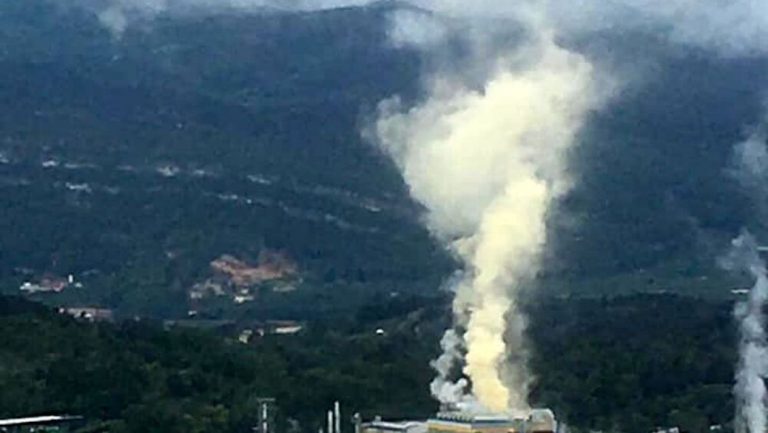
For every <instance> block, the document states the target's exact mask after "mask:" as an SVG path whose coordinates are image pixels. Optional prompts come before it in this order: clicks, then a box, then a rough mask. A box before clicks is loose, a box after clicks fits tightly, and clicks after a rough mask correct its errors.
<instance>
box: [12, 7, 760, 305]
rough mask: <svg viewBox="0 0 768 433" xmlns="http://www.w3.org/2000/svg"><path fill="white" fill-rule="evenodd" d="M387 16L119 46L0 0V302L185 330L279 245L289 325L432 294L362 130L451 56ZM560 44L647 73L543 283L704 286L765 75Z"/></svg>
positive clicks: (428, 270) (415, 223)
mask: <svg viewBox="0 0 768 433" xmlns="http://www.w3.org/2000/svg"><path fill="white" fill-rule="evenodd" d="M396 7H397V5H396V4H392V3H389V2H382V3H378V4H376V3H374V4H372V5H369V6H365V7H349V8H342V9H335V10H325V11H314V12H308V11H304V12H300V11H294V12H286V11H280V12H275V11H266V10H262V11H259V12H258V13H247V14H242V13H240V14H232V13H228V12H226V11H225V12H221V13H217V14H205V15H200V14H195V13H188V14H170V13H159V14H158V15H156V16H153V17H151V19H146V20H139V21H137V22H136V23H133V24H132V25H130V26H128V27H127V28H126V29H125V31H124V32H123V33H122V34H121V36H120V37H119V38H115V37H114V35H113V34H111V33H110V32H109V31H108V30H107V29H105V28H104V27H103V26H102V24H101V23H100V22H99V19H98V16H97V15H96V14H93V13H91V12H90V11H89V10H88V9H83V8H76V7H72V8H61V7H56V6H55V5H54V4H53V3H52V2H48V1H44V0H6V1H4V2H3V3H2V5H0V47H2V48H0V101H2V113H0V188H1V189H2V194H0V205H2V207H3V209H4V212H3V215H2V216H0V244H2V246H3V248H2V250H0V280H1V281H2V282H3V288H4V290H6V291H8V292H13V291H16V290H18V287H19V286H20V285H21V284H22V283H23V282H25V281H36V280H39V279H40V278H42V277H44V276H45V275H47V274H51V275H53V276H55V277H61V278H64V277H66V276H67V275H68V274H74V275H75V276H76V277H77V279H78V280H83V282H84V283H85V284H84V287H83V288H82V289H80V291H79V292H76V291H69V290H68V291H65V293H63V294H60V295H57V296H59V298H57V301H59V302H69V303H81V302H90V303H96V304H103V305H105V306H114V307H120V308H123V309H125V310H126V311H128V312H139V313H142V314H156V315H179V314H185V313H186V310H187V309H189V308H191V307H190V305H187V304H185V303H186V302H187V301H188V298H189V290H190V288H191V287H193V286H194V285H195V284H199V283H202V282H205V281H206V280H207V279H208V278H210V277H211V275H212V274H213V271H212V270H211V267H210V263H211V262H212V261H214V260H216V259H217V258H219V257H221V256H223V255H231V256H233V257H235V258H236V259H237V260H241V261H243V262H244V263H250V265H253V266H256V265H257V264H258V258H259V256H260V254H262V253H263V252H264V251H268V252H269V251H279V252H281V253H283V254H286V255H287V256H289V257H290V258H291V260H293V261H295V262H296V263H297V267H298V269H299V270H300V272H299V273H300V274H301V275H300V277H299V279H298V280H297V281H300V282H298V283H297V282H294V283H296V284H298V285H299V286H301V287H303V289H301V288H300V289H299V290H298V291H296V292H291V293H289V294H287V295H285V297H280V296H277V298H274V299H271V301H270V302H275V303H277V305H279V306H281V307H280V308H281V309H280V310H279V311H282V312H283V314H285V315H289V316H296V317H302V316H305V315H307V314H310V313H309V312H308V311H305V309H303V308H299V307H297V306H296V305H297V304H304V303H306V302H307V299H314V300H318V299H320V300H323V299H324V301H323V302H324V304H323V305H326V307H327V308H329V309H333V308H337V307H338V306H339V302H338V298H336V297H334V295H330V294H329V293H336V295H338V296H340V297H342V298H345V299H349V296H350V294H356V296H361V297H362V296H367V295H363V294H362V293H368V292H377V293H389V292H391V291H403V290H404V291H409V290H413V291H419V292H425V291H426V293H434V292H435V291H436V290H437V288H438V287H439V285H440V282H441V281H443V280H444V279H445V278H446V277H447V276H449V275H450V273H451V272H452V271H453V269H454V267H455V264H454V263H452V262H451V260H450V259H449V257H448V254H447V253H445V252H444V251H443V249H442V247H440V246H438V245H437V244H436V243H435V242H434V241H432V240H431V239H430V237H429V235H428V233H427V232H426V230H425V229H424V228H422V226H421V224H420V221H419V215H420V209H419V208H418V206H417V205H415V204H414V203H413V202H412V201H411V200H410V199H409V198H408V197H407V188H406V187H405V186H404V185H403V184H402V181H401V180H400V177H399V175H398V174H397V172H396V170H395V169H394V167H393V166H392V164H391V163H390V162H389V161H388V160H387V159H386V158H385V157H384V156H383V155H381V154H380V153H379V151H378V150H377V149H376V148H375V147H374V146H372V145H371V144H370V143H367V142H366V141H365V140H363V138H362V134H361V131H362V130H363V129H365V127H366V126H367V125H368V124H369V123H370V120H371V118H372V116H373V115H374V113H375V110H376V105H377V104H378V103H379V102H380V101H381V100H383V99H385V98H387V97H389V96H391V95H395V94H398V95H402V96H403V97H405V98H406V99H414V100H418V99H419V98H420V93H421V91H422V86H421V85H422V83H421V82H420V78H419V73H420V71H422V70H424V69H429V68H432V67H434V65H435V64H438V63H440V62H443V61H444V59H440V58H434V57H430V56H425V55H423V53H420V52H419V51H418V50H417V49H413V48H407V47H397V46H395V45H394V44H393V43H392V42H391V41H390V39H389V38H388V36H387V31H388V23H389V16H390V15H389V14H390V12H391V11H392V10H393V8H396ZM51 35H55V37H52V36H51ZM564 43H565V44H571V45H576V46H579V47H582V48H583V51H584V52H586V53H587V55H595V57H597V55H596V54H597V53H600V58H601V61H602V62H604V63H605V64H608V65H610V64H617V65H618V64H627V63H630V64H632V65H634V66H636V68H633V70H632V71H631V72H632V73H633V74H637V75H639V76H640V79H636V80H633V81H632V84H631V85H629V86H626V87H625V88H623V89H622V90H621V91H620V93H619V95H618V96H617V97H615V98H614V100H613V101H612V102H611V104H610V107H609V108H608V109H605V110H601V111H600V114H596V115H594V116H593V117H592V118H591V119H590V120H589V122H588V125H587V127H586V130H585V131H584V132H583V133H582V134H581V136H580V138H579V141H580V145H579V146H577V147H576V148H575V150H574V152H573V153H572V155H571V158H572V160H573V161H572V162H573V166H574V167H575V168H576V169H575V177H576V180H577V181H576V182H575V189H574V190H573V191H572V192H571V193H570V194H569V195H568V196H567V197H565V199H564V200H563V202H562V203H561V204H560V205H559V206H558V208H557V211H556V212H555V213H554V214H553V215H552V216H551V218H550V230H551V231H552V232H553V233H554V236H553V237H552V239H553V240H554V244H553V245H554V247H553V249H552V251H551V253H550V254H549V256H548V263H547V265H546V266H545V267H544V269H545V274H546V276H547V277H548V278H547V279H545V281H550V280H552V281H555V283H554V285H556V286H557V287H558V290H564V291H566V292H577V293H579V292H581V291H582V290H583V287H584V284H582V282H583V281H592V280H591V279H594V278H601V279H608V280H606V281H613V280H610V278H611V277H613V276H616V275H619V276H623V275H633V276H637V275H638V274H637V272H638V271H640V270H645V272H647V273H649V274H651V276H650V277H648V276H646V274H642V275H640V276H639V277H637V278H635V277H632V278H635V279H629V280H623V279H619V280H616V281H618V284H619V285H621V284H627V285H636V286H639V288H640V289H652V290H657V289H660V288H662V289H672V290H674V289H675V287H676V286H675V284H677V282H676V281H677V280H675V278H678V277H679V276H680V275H683V276H684V277H686V278H691V279H696V278H700V277H702V276H711V273H712V272H711V271H710V270H709V269H710V268H712V267H713V265H714V258H715V257H716V256H717V255H719V254H720V253H721V251H722V248H721V246H722V245H724V242H725V240H727V239H730V238H731V237H732V235H733V234H734V233H736V232H737V231H738V230H739V229H740V227H741V226H742V223H743V221H745V220H749V219H750V214H751V212H752V209H751V208H750V206H748V205H746V203H747V201H746V200H745V197H744V195H743V193H741V192H740V189H739V188H738V187H737V185H736V183H735V181H734V180H733V179H732V178H731V177H729V176H728V174H727V173H726V170H727V168H728V167H729V164H730V155H731V151H732V146H733V144H734V143H736V142H738V141H739V140H741V139H742V138H743V136H744V131H745V128H747V127H749V126H750V125H754V124H756V123H757V122H758V121H759V120H760V116H761V104H762V92H763V91H764V89H765V88H766V86H767V85H768V76H767V75H766V74H765V73H764V71H765V70H766V67H767V66H768V60H766V59H765V58H764V57H760V56H752V57H730V58H729V57H720V56H711V55H708V54H705V53H703V52H702V51H700V50H699V49H695V48H685V47H683V46H680V45H676V44H674V43H673V42H669V41H667V40H664V39H662V38H659V37H658V36H654V35H653V34H649V33H643V31H641V30H637V31H634V32H623V33H620V34H619V33H611V32H610V31H608V30H606V31H605V32H603V33H600V34H597V35H594V34H593V35H590V36H588V37H583V38H582V37H574V38H572V40H567V41H564ZM456 50H457V51H459V52H460V51H461V46H460V44H459V45H457V47H456ZM621 71H622V70H621V69H620V68H618V72H619V73H621ZM638 71H639V72H638ZM626 73H629V71H626ZM672 275H674V278H673V277H672ZM654 278H655V279H656V280H661V281H664V280H669V281H670V282H669V283H668V284H649V283H648V281H649V279H650V280H653V279H654ZM562 281H568V283H566V284H564V283H562ZM718 281H719V280H718ZM545 284H546V283H545ZM610 284H611V283H606V285H610ZM681 284H683V283H681ZM717 284H720V283H719V282H718V283H717ZM302 285H303V286H302ZM683 285H685V284H683ZM633 288H634V287H633ZM594 290H597V289H594ZM608 290H610V289H608ZM690 291H691V292H693V293H695V291H696V289H693V290H690ZM307 293H311V296H306V297H305V295H307ZM270 296H271V295H270ZM328 296H330V297H331V298H328ZM292 297H296V298H292ZM179 300H184V302H185V303H178V302H177V301H179ZM188 307H189V308H188ZM254 308H256V310H258V307H254ZM324 308H325V307H324Z"/></svg>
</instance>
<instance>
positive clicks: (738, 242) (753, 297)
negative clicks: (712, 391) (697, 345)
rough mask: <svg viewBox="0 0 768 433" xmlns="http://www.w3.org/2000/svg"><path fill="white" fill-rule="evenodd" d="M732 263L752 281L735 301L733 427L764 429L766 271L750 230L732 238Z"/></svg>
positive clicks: (760, 432)
mask: <svg viewBox="0 0 768 433" xmlns="http://www.w3.org/2000/svg"><path fill="white" fill-rule="evenodd" d="M730 258H731V260H730V261H731V263H732V264H734V265H738V266H739V267H741V268H743V269H744V270H746V271H748V272H749V273H750V275H751V276H752V277H754V279H755V284H754V285H753V286H752V289H751V290H750V292H749V296H748V298H747V299H746V300H744V301H742V302H740V303H739V304H737V305H736V311H735V314H736V317H737V319H738V320H739V334H740V336H739V337H740V338H739V366H738V370H737V372H736V385H735V386H734V394H735V397H736V428H737V432H739V433H764V432H765V430H766V406H765V403H766V387H765V381H764V380H765V377H766V374H768V370H766V367H768V364H766V361H768V347H766V332H765V314H764V313H763V309H764V308H765V305H766V302H767V301H768V275H767V274H766V269H765V263H763V261H762V260H761V259H760V257H759V255H758V250H757V244H756V243H755V240H754V238H753V237H752V236H751V235H750V234H749V233H744V234H742V235H741V236H740V237H739V238H737V239H735V240H734V241H733V252H732V254H731V257H730Z"/></svg>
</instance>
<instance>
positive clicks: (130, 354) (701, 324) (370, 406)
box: [0, 296, 736, 433]
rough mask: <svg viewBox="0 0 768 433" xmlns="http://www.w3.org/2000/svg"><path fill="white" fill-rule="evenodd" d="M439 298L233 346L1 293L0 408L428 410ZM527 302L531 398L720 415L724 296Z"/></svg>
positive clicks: (442, 312)
mask: <svg viewBox="0 0 768 433" xmlns="http://www.w3.org/2000/svg"><path fill="white" fill-rule="evenodd" d="M444 305H445V303H444V302H443V301H437V300H435V299H433V298H427V297H418V296H413V297H406V298H403V297H394V298H390V299H387V298H383V297H379V298H377V299H376V300H375V302H373V303H371V304H370V305H369V306H367V307H366V308H363V309H361V310H360V312H359V314H357V315H354V316H350V317H349V318H348V319H347V320H341V321H339V320H336V319H334V320H333V321H326V322H313V323H310V324H308V327H307V328H306V329H305V331H304V332H303V333H301V334H299V335H295V336H289V337H279V338H278V337H266V338H262V339H258V340H257V341H256V342H255V343H253V344H249V345H245V344H241V343H238V342H237V341H236V340H235V339H234V338H232V336H221V335H215V334H213V333H210V332H203V331H199V330H195V331H192V330H179V329H172V330H164V329H163V328H162V327H161V326H159V325H158V324H155V323H151V322H146V321H141V322H136V321H128V322H124V323H120V324H114V325H113V324H89V323H81V322H78V321H75V320H74V319H71V318H69V317H65V316H62V315H59V314H56V313H55V312H52V311H50V310H48V309H46V308H44V307H40V306H38V305H36V304H30V303H28V302H26V301H20V300H17V299H12V298H0V341H2V345H0V383H1V384H2V387H0V417H12V416H23V415H33V414H42V413H72V414H81V415H84V416H86V417H87V418H88V419H89V420H91V421H92V422H93V423H94V424H96V425H97V426H98V425H102V427H103V428H104V429H105V430H106V431H111V432H118V433H120V432H147V431H162V432H166V433H168V432H170V433H172V432H185V433H186V432H200V433H205V432H212V433H213V432H216V433H222V432H232V433H235V432H248V431H250V428H251V427H252V426H254V425H256V421H257V420H256V416H257V410H256V409H257V399H258V398H259V397H265V396H268V397H275V398H277V401H278V406H279V413H278V420H279V422H278V424H277V427H278V429H279V431H280V432H289V431H302V432H309V431H316V430H317V428H319V427H320V426H322V423H323V413H324V412H323V411H324V410H325V409H326V408H328V407H329V406H330V404H331V403H332V402H333V401H334V400H335V399H339V400H341V402H342V405H343V407H344V409H345V414H346V415H351V413H352V412H353V411H357V412H360V413H361V414H362V415H363V416H364V417H365V418H370V417H373V416H375V415H382V416H383V417H384V418H387V419H398V418H426V417H428V416H429V415H430V414H432V413H433V412H434V411H435V410H436V409H437V407H436V404H435V403H434V402H433V401H432V400H431V398H430V396H429V394H428V384H429V381H430V380H431V378H432V372H431V370H430V368H429V365H428V361H429V359H431V358H432V357H434V356H435V355H436V352H437V350H438V347H437V341H438V338H439V335H440V332H441V330H442V328H443V326H444V325H445V323H446V322H447V309H446V308H444ZM530 310H531V324H530V326H529V330H528V332H529V333H530V336H531V341H532V342H533V344H532V345H531V348H530V349H531V352H532V356H533V357H532V362H531V370H532V372H533V374H534V375H535V381H534V386H533V388H532V393H531V400H532V401H533V402H534V403H535V404H536V405H537V406H547V407H551V408H552V409H554V410H555V411H556V413H557V415H558V417H559V418H560V419H561V420H563V421H565V422H566V423H567V424H568V425H569V426H570V427H571V428H572V429H575V430H576V431H588V430H602V431H606V432H626V433H649V432H651V431H653V430H654V429H655V428H656V427H673V426H676V427H679V428H681V429H682V431H683V432H691V433H699V432H708V431H709V428H710V426H712V425H721V426H723V428H724V429H725V430H728V429H729V428H730V427H729V424H730V420H731V419H732V417H733V413H734V407H733V399H732V397H731V387H732V385H731V384H732V377H733V368H734V364H735V358H736V353H735V352H736V350H735V335H734V329H733V328H734V327H733V322H732V316H731V305H728V304H727V303H719V304H715V303H708V302H703V301H699V300H695V299H691V298H682V297H675V296H635V297H627V298H618V299H610V300H609V299H606V300H566V299H559V300H548V301H545V302H540V303H537V304H535V305H534V306H532V307H530ZM378 329H382V330H384V331H385V332H384V335H379V334H380V333H377V332H376V331H377V330H378ZM346 427H347V428H349V427H350V426H349V425H347V426H346Z"/></svg>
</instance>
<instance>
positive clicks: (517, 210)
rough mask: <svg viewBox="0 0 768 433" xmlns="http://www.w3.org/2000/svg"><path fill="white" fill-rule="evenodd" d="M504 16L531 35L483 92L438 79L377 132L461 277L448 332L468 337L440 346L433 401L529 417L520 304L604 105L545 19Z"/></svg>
mask: <svg viewBox="0 0 768 433" xmlns="http://www.w3.org/2000/svg"><path fill="white" fill-rule="evenodd" d="M422 6H423V5H422ZM446 6H450V5H448V4H446V3H441V8H433V9H436V10H441V11H443V12H445V11H446ZM456 6H458V5H456ZM487 6H489V7H491V6H493V5H491V4H488V5H487ZM506 9H509V8H508V7H507V8H506ZM447 10H449V11H450V12H455V10H452V9H450V8H448V9H447ZM480 10H481V11H482V9H480ZM489 10H490V9H489ZM506 12H509V13H510V17H512V18H514V22H515V23H517V25H520V26H523V27H524V28H525V29H526V30H527V31H528V32H529V35H528V36H527V37H524V38H522V39H523V41H524V42H522V43H521V45H520V46H519V47H517V49H516V50H514V51H512V52H507V53H503V54H499V55H496V57H495V58H494V61H493V62H492V63H491V65H492V67H493V69H492V70H490V71H488V72H487V76H488V77H489V78H488V79H487V81H486V83H485V84H484V85H483V86H482V87H481V88H479V89H475V88H472V87H471V86H470V85H468V84H467V83H465V82H462V81H461V80H459V79H456V77H455V76H444V75H441V74H439V73H438V74H437V75H435V76H433V77H432V78H431V90H430V92H429V97H428V98H427V100H426V101H425V102H423V103H422V104H420V105H417V106H415V107H411V108H404V107H402V105H401V104H400V102H399V101H398V100H397V99H392V100H389V101H385V102H384V103H382V105H381V107H380V115H379V119H378V121H377V123H376V126H375V132H376V137H377V139H378V141H379V143H380V144H381V146H382V148H383V149H384V150H385V151H386V152H387V153H388V154H389V155H391V156H392V158H393V159H394V161H395V162H396V164H397V165H398V166H399V167H400V169H401V171H402V173H403V177H404V179H405V181H406V183H407V184H408V186H409V188H410V191H411V194H412V195H413V197H414V198H416V199H417V200H418V201H420V202H421V203H422V204H424V205H425V206H426V208H427V209H428V214H427V217H426V219H427V225H428V227H429V228H430V229H431V231H432V232H433V233H434V235H435V236H436V237H437V238H438V239H441V240H443V241H444V242H445V243H446V244H447V245H449V247H450V248H451V250H452V251H453V252H454V253H455V254H456V255H457V257H459V258H460V259H461V260H462V262H463V263H464V265H465V268H466V272H465V273H464V277H463V278H462V279H460V280H459V281H458V282H457V283H456V284H455V286H454V287H453V290H455V292H456V296H455V300H454V305H453V307H454V313H455V322H456V325H457V326H459V327H460V328H462V329H465V330H466V331H465V332H464V333H463V335H461V336H460V335H459V334H457V333H456V331H455V330H453V329H451V330H448V331H447V332H446V334H445V336H444V337H443V341H442V347H443V350H444V352H443V354H442V355H441V357H440V358H438V360H437V361H435V362H434V364H433V365H434V366H435V368H436V370H437V371H438V378H437V379H436V380H435V382H433V384H432V392H433V394H434V395H435V397H437V398H438V399H440V401H441V402H443V403H463V404H465V405H468V406H470V408H471V409H474V410H492V411H503V412H511V413H514V414H524V413H526V412H527V410H528V403H527V394H528V386H529V384H530V382H531V375H530V373H529V372H528V369H527V365H526V361H527V357H526V356H525V353H526V344H525V339H524V329H525V319H524V317H523V315H522V313H521V311H520V310H519V294H520V292H521V290H523V289H524V287H525V286H526V284H528V283H529V282H530V281H531V279H532V278H534V277H535V275H536V272H537V270H538V264H539V258H540V256H541V254H542V251H543V248H544V246H545V244H546V241H547V229H546V221H547V216H548V211H549V209H550V207H551V205H552V203H553V201H554V200H556V199H557V198H558V197H559V196H560V195H562V194H563V193H564V192H565V191H567V189H568V186H569V184H570V176H569V175H568V170H567V164H566V157H567V152H568V150H569V149H570V148H571V147H572V146H573V145H574V144H575V142H576V136H577V134H578V132H579V130H580V128H581V127H582V125H583V124H584V122H585V119H586V118H587V116H588V115H589V113H590V111H591V110H594V109H596V108H597V107H598V106H599V105H600V101H601V98H600V97H599V96H598V92H597V90H596V86H595V83H596V70H595V68H594V67H593V65H591V64H590V62H589V61H588V60H587V59H585V58H584V57H582V56H580V55H579V54H576V53H573V52H570V51H568V50H566V49H564V48H562V47H561V46H559V45H558V44H557V43H556V42H555V40H554V37H553V34H552V32H551V31H550V30H549V28H548V27H547V26H546V25H545V23H544V20H543V18H542V16H540V15H537V14H533V13H530V12H533V10H526V9H525V8H520V10H519V11H512V10H507V11H506ZM513 12H514V15H512V13H513ZM477 40H482V39H477ZM480 49H483V52H484V53H488V52H492V51H493V50H492V49H486V47H480ZM460 349H462V350H460ZM464 351H466V353H465V354H464ZM456 363H459V364H462V363H463V365H464V367H463V373H464V374H465V375H466V376H467V377H468V378H469V379H470V380H471V393H470V390H469V389H468V383H467V382H466V379H463V378H462V379H459V381H457V382H452V381H450V380H449V376H448V374H449V372H450V370H451V369H452V368H453V366H454V365H455V364H456ZM465 408H466V407H465Z"/></svg>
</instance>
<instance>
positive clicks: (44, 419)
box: [0, 415, 80, 427]
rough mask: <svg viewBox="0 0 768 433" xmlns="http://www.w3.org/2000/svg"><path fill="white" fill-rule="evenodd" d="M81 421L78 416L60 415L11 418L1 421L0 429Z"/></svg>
mask: <svg viewBox="0 0 768 433" xmlns="http://www.w3.org/2000/svg"><path fill="white" fill-rule="evenodd" d="M76 419H80V417H77V416H60V415H45V416H32V417H27V418H9V419H0V427H13V426H18V425H28V424H46V423H51V422H57V421H73V420H76Z"/></svg>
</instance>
